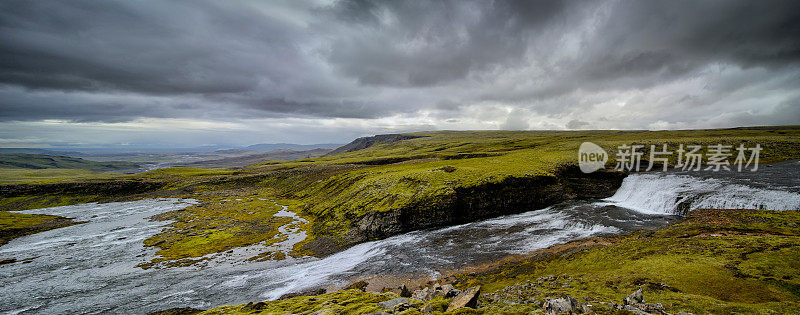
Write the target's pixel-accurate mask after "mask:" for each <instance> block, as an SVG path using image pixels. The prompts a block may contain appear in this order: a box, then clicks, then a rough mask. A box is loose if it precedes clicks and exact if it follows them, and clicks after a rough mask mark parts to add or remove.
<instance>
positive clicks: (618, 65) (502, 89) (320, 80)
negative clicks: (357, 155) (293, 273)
mask: <svg viewBox="0 0 800 315" xmlns="http://www.w3.org/2000/svg"><path fill="white" fill-rule="evenodd" d="M798 34H800V3H798V2H795V1H624V0H623V1H579V0H575V1H514V0H494V1H480V0H473V1H469V0H468V1H429V2H425V1H334V2H333V3H326V2H324V1H319V2H317V1H313V0H309V1H287V0H274V1H269V2H256V1H253V2H249V1H241V2H177V1H175V2H173V1H136V2H131V1H102V2H98V1H66V2H64V1H18V0H9V1H3V2H0V121H26V120H27V121H36V120H42V119H61V120H71V121H103V122H119V121H127V120H134V119H137V118H143V117H156V118H195V119H206V120H215V119H229V118H231V119H232V118H240V119H245V118H248V119H249V118H274V117H307V118H311V119H329V118H353V119H361V120H363V121H370V120H372V119H375V118H384V117H392V116H399V117H404V119H409V117H414V115H415V114H420V115H425V116H426V117H427V118H430V119H434V120H435V121H433V122H429V121H426V122H425V124H429V123H431V124H433V125H426V126H433V128H436V126H437V123H442V124H445V123H451V124H452V123H454V122H459V121H470V120H471V121H476V120H478V119H474V118H475V117H465V115H474V114H473V113H481V112H482V111H481V110H479V109H475V108H476V107H485V108H486V112H491V111H492V108H500V107H502V108H504V109H503V110H506V109H507V110H510V111H511V112H513V113H521V112H524V113H528V114H531V115H539V116H540V118H547V119H550V120H548V121H546V122H545V121H543V120H542V122H541V123H539V122H536V123H535V124H533V125H531V124H530V123H529V122H534V121H536V120H534V119H535V118H532V117H527V118H526V119H528V120H523V119H521V118H518V117H505V116H502V115H500V116H502V117H501V118H497V117H500V116H497V117H495V116H492V118H491V121H487V122H486V125H485V126H482V127H485V128H488V127H491V126H495V127H496V126H501V127H503V128H512V129H519V128H538V127H537V126H559V127H563V126H566V127H567V128H571V129H576V128H586V127H589V126H587V125H585V124H584V122H587V121H589V122H592V125H591V127H619V128H628V127H631V128H634V127H635V128H642V127H645V126H648V125H650V124H652V123H655V122H656V120H658V121H662V120H663V121H665V122H666V123H669V124H676V125H677V124H679V123H680V124H687V125H691V124H700V125H701V126H702V125H703V124H705V125H708V126H718V125H721V124H725V122H724V121H725V120H726V119H727V120H728V121H729V122H730V123H741V124H748V123H759V124H764V123H769V122H774V123H800V121H798V119H800V118H796V117H799V116H791V114H794V113H795V112H796V111H797V108H798V107H800V102H798V99H797V98H796V96H797V95H796V87H797V86H798V84H800V35H798ZM765 82H768V84H766V83H765ZM698 85H700V86H699V87H698ZM756 87H759V88H756ZM732 96H736V98H735V99H734V98H732ZM733 101H735V103H736V104H735V105H731V104H732V103H734V102H733ZM776 102H778V103H780V104H776ZM616 103H626V104H623V105H625V106H624V109H625V110H627V111H632V113H631V114H630V115H631V116H630V117H638V119H642V121H631V119H627V118H626V119H622V118H614V116H613V115H610V114H609V115H606V114H605V113H603V115H597V114H595V115H594V116H590V115H589V114H587V113H589V112H591V111H593V110H596V111H601V112H602V111H603V110H604V109H602V108H601V109H598V107H603V106H606V107H607V109H608V111H616V110H617V109H618V108H622V107H619V105H617V104H616ZM609 104H612V105H609ZM608 106H611V107H608ZM771 108H776V109H775V110H776V112H780V113H781V114H774V115H772V114H766V109H771ZM778 108H779V109H780V110H779V111H778ZM470 110H472V111H471V112H470ZM748 110H750V111H748ZM655 113H658V114H659V115H662V116H664V117H660V118H654V115H655ZM754 113H755V114H754ZM600 116H602V117H607V119H608V120H607V121H597V119H599V118H602V117H600ZM751 116H753V117H755V118H753V117H751ZM725 117H727V118H725ZM748 117H750V118H748ZM469 118H473V119H469ZM615 119H616V120H615ZM715 119H716V120H715ZM449 127H452V126H451V125H450V126H449ZM381 128H385V126H382V127H381ZM387 128H388V127H387Z"/></svg>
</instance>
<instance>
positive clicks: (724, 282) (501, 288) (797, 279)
mask: <svg viewBox="0 0 800 315" xmlns="http://www.w3.org/2000/svg"><path fill="white" fill-rule="evenodd" d="M798 227H800V212H797V211H784V212H775V211H765V210H697V211H695V212H693V213H692V214H691V215H690V216H689V217H688V218H686V219H685V220H684V221H682V222H680V223H677V224H674V225H672V226H670V227H667V228H665V229H662V230H659V231H655V232H641V233H636V234H633V235H629V236H618V237H611V238H606V239H601V240H600V241H595V242H594V243H593V244H595V245H593V246H586V247H577V249H575V247H573V248H571V250H567V249H564V248H570V247H568V246H562V247H564V248H562V249H550V250H547V251H544V252H543V253H542V254H541V255H537V256H534V258H531V259H528V260H524V261H522V262H514V263H508V264H505V265H502V266H500V267H497V268H492V269H489V270H484V271H481V272H480V273H471V274H462V275H460V276H458V277H457V279H458V280H457V281H458V283H457V287H461V288H467V287H471V286H474V285H482V287H483V289H482V292H483V293H482V294H481V299H480V306H481V307H480V308H479V309H478V310H474V311H467V310H462V311H461V312H468V313H479V314H515V313H530V312H536V311H538V310H540V307H539V306H537V305H536V304H535V301H542V300H544V299H545V298H548V297H558V296H564V295H569V296H572V297H575V298H577V299H579V300H582V301H584V302H588V303H589V304H592V305H593V310H595V311H596V312H598V313H601V314H605V313H611V312H612V309H611V308H610V307H609V306H606V305H604V304H602V303H608V302H613V303H617V304H619V303H621V300H622V299H623V298H624V297H625V296H626V295H628V294H630V293H632V292H634V291H635V290H637V289H638V288H644V296H645V300H646V301H647V302H648V303H661V304H663V305H664V307H666V309H667V311H668V312H670V313H677V312H680V311H689V312H693V313H696V314H699V313H713V314H723V313H751V314H752V313H778V314H786V313H796V312H800V276H798V275H800V229H798ZM596 244H603V245H596ZM547 276H554V277H553V278H550V277H547ZM542 279H545V280H544V281H542ZM547 279H552V280H547ZM662 283H663V285H662ZM565 284H568V286H565ZM389 298H390V294H377V293H362V292H359V291H355V290H349V291H338V292H333V293H328V294H324V295H321V296H316V297H298V298H292V299H288V300H281V301H274V302H266V303H264V304H263V305H261V310H260V311H255V310H253V308H252V307H249V308H247V307H244V306H243V305H238V306H223V307H219V308H216V309H212V310H210V311H208V312H207V314H243V313H248V314H253V313H259V312H263V313H268V314H282V313H285V312H291V313H296V314H307V313H311V312H314V311H334V312H335V311H339V310H343V309H351V310H364V311H374V310H375V309H374V307H375V305H376V302H377V301H380V300H385V299H389ZM438 302H441V301H438ZM601 302H602V303H601ZM429 303H431V302H429ZM433 303H437V301H433ZM440 304H441V303H440ZM417 307H419V305H418V306H417ZM434 309H438V310H440V311H441V310H442V307H441V306H439V307H437V308H434ZM440 311H434V312H433V313H434V314H438V313H441V312H440ZM417 313H418V312H417V311H414V310H411V311H409V314H417Z"/></svg>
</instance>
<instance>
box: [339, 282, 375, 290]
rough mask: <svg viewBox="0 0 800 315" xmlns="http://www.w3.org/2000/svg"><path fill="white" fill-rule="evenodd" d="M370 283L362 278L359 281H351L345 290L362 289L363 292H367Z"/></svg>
mask: <svg viewBox="0 0 800 315" xmlns="http://www.w3.org/2000/svg"><path fill="white" fill-rule="evenodd" d="M368 285H369V283H367V282H366V281H364V280H361V281H358V282H353V283H351V284H350V285H348V286H346V287H344V289H345V290H353V289H355V290H361V291H362V292H366V291H367V286H368Z"/></svg>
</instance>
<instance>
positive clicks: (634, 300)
mask: <svg viewBox="0 0 800 315" xmlns="http://www.w3.org/2000/svg"><path fill="white" fill-rule="evenodd" d="M622 302H623V303H624V304H625V305H636V304H639V303H644V295H643V294H642V289H639V290H636V292H633V293H631V294H630V295H628V296H627V297H625V299H624V300H623V301H622Z"/></svg>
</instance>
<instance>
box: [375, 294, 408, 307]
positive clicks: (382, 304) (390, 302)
mask: <svg viewBox="0 0 800 315" xmlns="http://www.w3.org/2000/svg"><path fill="white" fill-rule="evenodd" d="M402 305H406V306H408V298H404V297H401V298H396V299H391V300H388V301H383V302H380V303H378V306H379V307H382V308H384V309H387V310H391V309H394V308H395V307H398V306H402Z"/></svg>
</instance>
